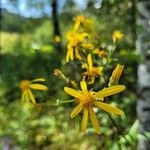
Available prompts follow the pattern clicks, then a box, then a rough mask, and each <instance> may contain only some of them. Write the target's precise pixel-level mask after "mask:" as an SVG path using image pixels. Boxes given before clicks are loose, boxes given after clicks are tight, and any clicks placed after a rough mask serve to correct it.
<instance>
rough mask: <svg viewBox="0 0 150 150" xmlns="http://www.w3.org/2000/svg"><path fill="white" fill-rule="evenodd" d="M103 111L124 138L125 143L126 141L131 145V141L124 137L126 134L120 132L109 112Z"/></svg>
mask: <svg viewBox="0 0 150 150" xmlns="http://www.w3.org/2000/svg"><path fill="white" fill-rule="evenodd" d="M105 113H106V114H107V115H108V117H109V118H110V120H111V121H112V123H113V125H114V126H115V127H116V128H117V130H118V133H119V134H120V135H121V136H122V137H123V138H124V139H125V141H126V143H128V144H129V145H131V143H130V142H129V141H128V139H127V138H126V136H125V135H124V134H123V133H122V131H121V129H120V127H119V126H118V125H117V123H116V122H115V121H114V119H113V118H112V116H111V115H110V114H109V113H107V112H105Z"/></svg>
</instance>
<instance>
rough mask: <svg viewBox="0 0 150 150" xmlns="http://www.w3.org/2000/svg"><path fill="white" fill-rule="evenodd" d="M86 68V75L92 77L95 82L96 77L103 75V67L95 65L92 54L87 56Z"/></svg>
mask: <svg viewBox="0 0 150 150" xmlns="http://www.w3.org/2000/svg"><path fill="white" fill-rule="evenodd" d="M84 66H85V68H86V70H87V71H86V72H85V75H86V76H88V77H89V78H91V80H92V82H91V83H94V80H95V77H98V76H100V75H102V71H103V67H93V60H92V56H91V54H88V56H87V64H84Z"/></svg>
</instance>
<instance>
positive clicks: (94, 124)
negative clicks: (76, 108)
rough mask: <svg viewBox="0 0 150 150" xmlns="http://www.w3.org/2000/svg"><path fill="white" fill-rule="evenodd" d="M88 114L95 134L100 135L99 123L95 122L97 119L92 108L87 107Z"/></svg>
mask: <svg viewBox="0 0 150 150" xmlns="http://www.w3.org/2000/svg"><path fill="white" fill-rule="evenodd" d="M89 112H90V118H91V122H92V125H93V127H94V129H95V131H96V133H98V134H100V127H99V122H98V120H97V117H96V115H95V112H94V110H93V108H92V107H89Z"/></svg>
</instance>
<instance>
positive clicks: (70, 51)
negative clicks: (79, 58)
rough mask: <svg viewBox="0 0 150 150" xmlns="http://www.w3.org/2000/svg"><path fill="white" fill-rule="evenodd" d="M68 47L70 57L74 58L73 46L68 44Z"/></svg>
mask: <svg viewBox="0 0 150 150" xmlns="http://www.w3.org/2000/svg"><path fill="white" fill-rule="evenodd" d="M67 48H68V55H69V57H70V59H71V60H73V48H72V47H71V45H68V46H67Z"/></svg>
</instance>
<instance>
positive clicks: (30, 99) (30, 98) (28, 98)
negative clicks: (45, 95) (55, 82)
mask: <svg viewBox="0 0 150 150" xmlns="http://www.w3.org/2000/svg"><path fill="white" fill-rule="evenodd" d="M44 81H45V79H43V78H38V79H35V80H32V81H29V80H23V81H21V83H20V86H19V87H20V89H21V90H22V97H21V101H22V103H27V104H31V103H32V104H35V103H36V101H35V98H34V95H33V93H32V91H31V89H33V90H43V91H45V90H47V87H46V86H45V85H42V84H39V83H36V82H44Z"/></svg>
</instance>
